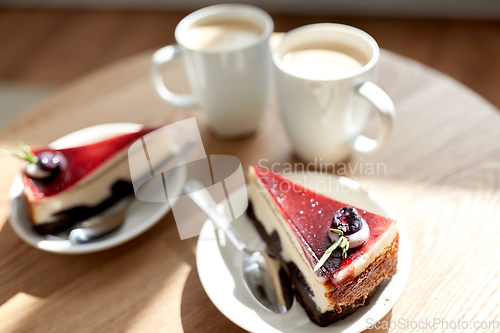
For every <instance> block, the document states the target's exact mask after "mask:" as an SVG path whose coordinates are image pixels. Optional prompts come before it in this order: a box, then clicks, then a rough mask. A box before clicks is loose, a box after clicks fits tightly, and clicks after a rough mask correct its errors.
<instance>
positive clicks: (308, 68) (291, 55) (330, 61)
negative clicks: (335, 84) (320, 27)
mask: <svg viewBox="0 0 500 333" xmlns="http://www.w3.org/2000/svg"><path fill="white" fill-rule="evenodd" d="M369 60H370V59H368V58H367V57H366V56H365V55H364V54H363V53H361V52H359V51H358V50H356V49H355V48H353V47H350V46H348V45H345V44H340V43H316V44H310V45H304V46H301V47H300V48H297V49H292V50H290V51H288V52H287V53H286V54H285V55H284V56H283V60H282V62H283V68H285V69H286V70H287V71H288V72H289V73H292V74H294V75H297V76H300V77H303V78H306V79H311V80H330V79H340V78H343V77H347V76H349V75H351V74H352V73H354V72H356V71H359V70H360V69H361V68H363V66H365V65H366V64H367V63H368V61H369Z"/></svg>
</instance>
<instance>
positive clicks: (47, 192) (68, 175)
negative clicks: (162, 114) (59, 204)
mask: <svg viewBox="0 0 500 333" xmlns="http://www.w3.org/2000/svg"><path fill="white" fill-rule="evenodd" d="M153 130H154V129H151V128H144V129H142V130H140V131H138V132H134V133H127V134H123V135H118V136H115V137H112V138H109V139H106V140H102V141H98V142H95V143H92V144H89V145H85V146H78V147H73V148H66V149H50V148H47V149H37V150H33V153H34V154H35V155H38V154H40V153H42V152H47V151H51V152H55V151H58V152H60V153H62V154H63V155H64V157H66V160H67V166H66V168H65V169H64V170H61V172H60V173H59V175H58V176H57V178H55V179H54V180H52V181H50V182H48V183H44V182H42V181H38V180H34V179H31V178H30V177H28V176H27V175H26V174H23V182H24V186H26V187H27V188H29V189H30V191H31V192H32V193H33V195H34V197H35V198H36V199H43V198H46V197H49V196H51V195H55V194H58V193H60V192H62V191H64V190H67V189H69V188H71V187H72V186H73V185H75V184H76V183H77V182H79V181H80V180H82V179H83V178H85V177H87V176H89V175H90V174H92V172H93V171H95V170H96V169H97V168H98V167H99V166H100V165H102V164H103V163H104V162H106V161H108V160H109V159H111V158H112V157H113V156H114V155H115V154H116V153H117V152H119V151H120V150H122V149H124V148H126V147H128V146H130V145H131V144H132V143H133V142H134V141H135V140H137V139H139V138H140V137H142V136H143V135H146V134H147V133H149V132H151V131H153Z"/></svg>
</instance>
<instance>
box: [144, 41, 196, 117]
mask: <svg viewBox="0 0 500 333" xmlns="http://www.w3.org/2000/svg"><path fill="white" fill-rule="evenodd" d="M180 56H181V50H180V48H179V47H178V46H177V45H169V46H165V47H163V48H161V49H159V50H158V51H156V52H155V53H154V54H153V57H152V58H151V80H152V82H153V87H154V88H155V91H156V92H157V93H158V96H160V97H161V99H163V100H164V101H165V102H167V103H168V104H170V105H173V106H177V107H181V108H188V107H193V106H197V105H198V101H197V100H196V98H195V97H194V96H193V95H192V94H185V95H181V94H176V93H173V92H171V91H170V90H168V89H167V87H165V83H164V82H163V76H162V75H161V72H160V67H161V66H162V65H164V64H166V63H167V62H169V61H172V60H174V59H176V58H179V57H180Z"/></svg>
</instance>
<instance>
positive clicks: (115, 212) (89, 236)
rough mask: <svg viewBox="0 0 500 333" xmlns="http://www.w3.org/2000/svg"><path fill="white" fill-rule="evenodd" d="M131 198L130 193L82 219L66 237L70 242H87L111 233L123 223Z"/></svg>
mask: <svg viewBox="0 0 500 333" xmlns="http://www.w3.org/2000/svg"><path fill="white" fill-rule="evenodd" d="M132 199H133V196H132V195H130V196H128V197H125V198H123V199H121V200H120V201H118V202H117V203H116V204H114V205H113V206H112V207H111V208H109V209H107V210H105V211H104V212H103V213H101V214H98V215H96V216H93V217H91V218H89V219H88V220H85V221H83V222H82V223H80V224H79V227H77V228H75V229H73V230H71V232H70V233H69V235H68V239H69V240H70V242H72V243H87V242H91V241H94V240H96V239H99V238H102V237H104V236H107V235H109V234H111V233H112V232H113V231H115V230H117V229H118V228H119V227H120V226H121V225H122V224H123V221H124V220H125V213H126V212H127V208H128V206H129V204H130V201H132Z"/></svg>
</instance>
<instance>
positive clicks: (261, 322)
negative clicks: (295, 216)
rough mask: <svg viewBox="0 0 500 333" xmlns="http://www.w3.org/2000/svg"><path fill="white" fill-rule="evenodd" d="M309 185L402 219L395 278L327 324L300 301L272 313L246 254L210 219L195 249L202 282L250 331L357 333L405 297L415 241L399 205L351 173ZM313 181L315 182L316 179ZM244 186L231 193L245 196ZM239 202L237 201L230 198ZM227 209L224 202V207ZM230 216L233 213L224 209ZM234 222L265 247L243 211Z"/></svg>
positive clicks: (246, 238) (256, 245)
mask: <svg viewBox="0 0 500 333" xmlns="http://www.w3.org/2000/svg"><path fill="white" fill-rule="evenodd" d="M289 178H291V179H292V180H294V181H297V182H302V183H304V176H303V175H302V174H295V175H292V176H291V177H289ZM307 180H308V184H309V185H308V186H309V187H311V188H312V189H313V190H314V186H315V185H314V184H315V183H316V184H321V183H322V184H330V189H329V190H328V191H327V192H326V193H325V194H326V195H328V196H331V197H333V198H335V199H336V200H339V201H342V202H345V203H348V204H350V205H353V206H357V207H359V208H362V209H365V210H367V211H370V212H373V213H377V214H380V215H385V216H389V217H391V218H393V219H396V220H397V225H398V228H399V235H400V238H399V253H398V256H399V257H398V267H397V270H396V273H395V274H394V275H393V277H392V279H391V280H390V281H389V282H387V281H384V282H383V283H382V285H381V286H380V288H379V289H378V290H377V292H376V293H375V295H373V297H372V298H371V299H370V303H369V304H368V305H366V306H364V307H361V308H359V309H358V310H357V311H356V312H355V313H353V314H352V315H350V316H348V317H347V318H345V319H343V320H340V321H338V322H336V323H334V324H332V325H330V326H328V327H324V328H321V327H319V326H317V325H315V324H313V323H312V322H311V321H309V318H308V317H307V315H306V313H305V311H304V309H303V308H302V307H301V306H300V304H298V302H297V301H296V300H295V301H294V304H293V306H292V308H291V309H290V311H289V312H287V313H286V314H284V315H278V314H273V313H271V312H269V311H267V310H265V309H263V308H262V307H260V305H258V304H257V303H256V301H254V300H253V299H252V297H251V295H250V294H249V293H248V291H247V290H246V289H245V286H244V284H243V283H244V282H243V277H242V272H241V263H242V255H241V254H240V253H239V252H238V251H237V250H236V248H235V247H234V246H233V245H232V244H231V243H230V242H229V241H227V240H226V238H225V237H224V234H223V233H222V232H221V231H220V230H219V229H214V225H213V223H212V222H211V221H210V220H207V221H206V222H205V224H204V226H203V228H202V230H201V233H200V237H199V240H198V247H197V250H196V264H197V267H198V274H199V276H200V280H201V283H202V285H203V288H204V289H205V291H206V293H207V295H208V297H209V298H210V299H211V300H212V302H213V303H214V304H215V306H216V307H217V308H218V309H219V310H220V311H221V312H222V313H223V314H224V315H225V316H226V317H227V318H229V319H230V320H231V321H233V322H234V323H235V324H236V325H238V326H240V327H242V328H244V329H246V330H248V331H250V332H344V333H358V332H361V331H363V330H365V329H366V328H367V327H368V323H370V322H371V323H374V322H376V321H377V320H380V319H382V318H383V317H384V316H385V315H386V314H387V313H388V312H389V311H390V310H391V309H392V307H393V306H394V304H395V303H396V301H397V300H398V298H399V297H400V296H401V293H402V292H403V289H404V288H405V285H406V282H407V281H408V277H409V275H410V268H411V248H410V240H409V238H408V234H407V233H406V229H405V227H404V225H403V223H402V222H401V221H400V220H399V219H398V217H397V215H396V213H395V212H394V210H393V209H392V208H391V207H390V206H389V205H388V204H387V203H386V202H385V201H384V200H383V199H382V198H380V197H379V196H378V195H377V194H376V193H374V192H366V191H363V190H362V189H361V187H360V185H359V184H358V183H356V182H354V181H352V180H350V179H348V178H345V177H337V176H332V175H325V174H314V175H307ZM311 180H312V181H313V182H312V183H311ZM246 191H247V189H246V188H241V189H239V190H238V191H236V192H234V193H232V194H231V196H235V197H241V196H244V195H245V192H246ZM231 202H233V203H234V202H238V200H231ZM220 209H221V210H223V208H222V207H220ZM224 213H225V214H226V216H230V215H229V212H224ZM233 225H234V227H235V228H236V230H237V231H238V233H239V234H240V235H241V237H242V238H243V239H244V241H245V242H247V244H248V245H249V247H250V248H251V249H263V248H265V244H264V242H263V241H262V240H261V239H260V236H259V234H258V233H257V231H256V230H255V228H254V227H253V224H252V222H251V221H250V220H249V219H248V218H247V217H246V214H243V215H242V216H240V217H239V218H237V219H236V220H235V221H234V222H233Z"/></svg>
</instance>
